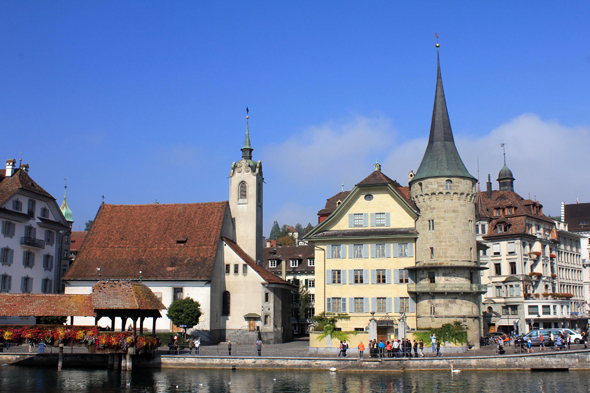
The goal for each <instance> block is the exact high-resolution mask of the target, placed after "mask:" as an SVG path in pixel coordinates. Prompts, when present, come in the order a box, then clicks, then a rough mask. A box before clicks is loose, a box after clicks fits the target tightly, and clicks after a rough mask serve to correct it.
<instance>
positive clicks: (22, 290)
mask: <svg viewBox="0 0 590 393" xmlns="http://www.w3.org/2000/svg"><path fill="white" fill-rule="evenodd" d="M25 289H26V286H25V277H21V279H20V291H21V292H22V293H25Z"/></svg>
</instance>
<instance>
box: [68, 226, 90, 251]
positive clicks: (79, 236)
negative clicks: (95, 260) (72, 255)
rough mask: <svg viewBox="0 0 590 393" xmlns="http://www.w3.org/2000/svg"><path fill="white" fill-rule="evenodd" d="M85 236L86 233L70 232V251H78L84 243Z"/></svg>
mask: <svg viewBox="0 0 590 393" xmlns="http://www.w3.org/2000/svg"><path fill="white" fill-rule="evenodd" d="M86 235H88V231H76V232H72V235H71V236H70V251H80V247H81V246H82V243H84V239H86Z"/></svg>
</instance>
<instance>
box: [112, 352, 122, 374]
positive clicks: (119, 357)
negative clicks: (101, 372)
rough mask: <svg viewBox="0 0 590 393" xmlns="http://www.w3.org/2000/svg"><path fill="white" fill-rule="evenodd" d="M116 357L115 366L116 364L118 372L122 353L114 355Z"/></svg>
mask: <svg viewBox="0 0 590 393" xmlns="http://www.w3.org/2000/svg"><path fill="white" fill-rule="evenodd" d="M114 356H115V364H114V366H115V370H118V369H119V362H120V359H121V354H120V353H116V354H114Z"/></svg>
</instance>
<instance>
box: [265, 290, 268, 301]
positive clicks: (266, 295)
mask: <svg viewBox="0 0 590 393" xmlns="http://www.w3.org/2000/svg"><path fill="white" fill-rule="evenodd" d="M264 302H265V303H268V292H264Z"/></svg>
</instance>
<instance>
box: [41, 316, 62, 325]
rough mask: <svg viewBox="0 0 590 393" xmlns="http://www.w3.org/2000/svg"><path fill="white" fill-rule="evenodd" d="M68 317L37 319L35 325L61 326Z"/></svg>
mask: <svg viewBox="0 0 590 393" xmlns="http://www.w3.org/2000/svg"><path fill="white" fill-rule="evenodd" d="M67 320H68V317H37V325H63V324H64V323H66V321H67Z"/></svg>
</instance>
